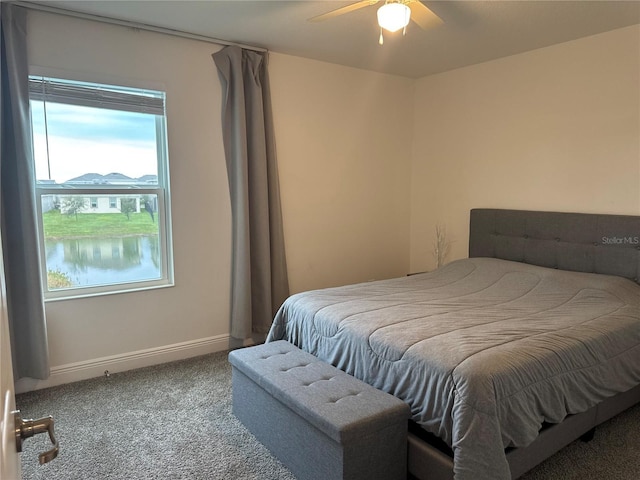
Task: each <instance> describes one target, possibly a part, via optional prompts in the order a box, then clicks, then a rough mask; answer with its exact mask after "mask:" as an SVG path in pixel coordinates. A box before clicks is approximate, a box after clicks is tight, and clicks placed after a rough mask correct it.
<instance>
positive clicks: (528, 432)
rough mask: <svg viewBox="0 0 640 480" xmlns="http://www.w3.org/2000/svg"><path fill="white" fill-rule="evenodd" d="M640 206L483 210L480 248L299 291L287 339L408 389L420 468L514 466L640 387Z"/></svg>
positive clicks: (558, 443) (551, 447)
mask: <svg viewBox="0 0 640 480" xmlns="http://www.w3.org/2000/svg"><path fill="white" fill-rule="evenodd" d="M639 237H640V217H633V216H620V215H595V214H575V213H556V212H531V211H516V210H495V209H475V210H472V211H471V215H470V241H469V244H470V246H469V258H468V259H462V260H457V261H454V262H451V263H450V264H448V265H445V266H444V267H442V268H440V269H438V270H435V271H433V272H429V273H424V274H418V275H411V276H407V277H402V278H396V279H390V280H384V281H378V282H369V283H365V284H358V285H349V286H344V287H338V288H329V289H324V290H316V291H312V292H304V293H300V294H297V295H293V296H291V297H290V298H289V299H288V300H287V301H286V302H285V303H284V304H283V306H282V307H281V309H280V310H279V312H278V313H277V315H276V317H275V319H274V323H273V326H272V328H271V331H270V333H269V335H268V338H267V341H273V340H281V339H283V340H287V341H289V342H291V343H292V344H294V345H296V346H297V347H298V348H300V349H302V350H305V351H307V352H309V353H311V354H313V355H315V356H317V357H318V358H320V359H321V360H324V361H326V362H328V363H331V364H332V365H334V366H336V367H337V368H339V369H341V370H343V371H345V372H347V373H349V374H351V375H353V376H355V377H356V378H359V379H360V380H363V381H365V382H367V383H369V384H371V385H373V386H374V387H376V388H379V389H380V390H383V391H386V392H388V393H391V394H393V395H395V396H396V397H398V398H400V399H402V400H404V401H405V402H406V403H407V404H409V406H410V408H411V414H412V421H411V428H410V434H409V472H410V474H411V475H412V476H413V477H416V478H420V479H425V480H431V479H445V478H448V479H451V478H455V479H456V480H468V479H473V480H507V479H511V478H517V477H518V476H520V475H522V474H523V473H524V472H526V471H527V470H528V469H530V468H531V467H533V466H534V465H536V464H537V463H539V462H540V461H542V460H544V459H545V458H546V457H548V456H549V455H551V454H552V453H553V452H554V451H556V450H558V449H559V448H562V447H563V446H564V445H566V444H567V443H569V442H570V441H572V440H574V439H575V438H578V437H579V436H581V435H583V434H585V433H587V432H589V431H590V430H591V429H592V428H593V427H594V426H595V425H597V424H598V423H601V422H602V421H605V420H607V419H608V418H610V417H611V416H613V415H615V414H617V413H619V412H620V411H622V410H624V409H626V408H628V407H629V406H631V405H633V404H635V403H637V402H639V401H640V285H638V278H639V276H640V238H639Z"/></svg>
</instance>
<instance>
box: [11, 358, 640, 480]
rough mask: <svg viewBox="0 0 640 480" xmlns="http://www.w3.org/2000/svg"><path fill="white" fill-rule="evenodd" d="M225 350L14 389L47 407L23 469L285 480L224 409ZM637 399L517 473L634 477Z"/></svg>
mask: <svg viewBox="0 0 640 480" xmlns="http://www.w3.org/2000/svg"><path fill="white" fill-rule="evenodd" d="M226 359H227V353H226V352H223V353H215V354H212V355H206V356H203V357H197V358H193V359H189V360H184V361H180V362H174V363H169V364H165V365H159V366H156V367H149V368H144V369H140V370H134V371H130V372H124V373H119V374H114V375H111V377H110V378H108V379H106V378H98V379H92V380H87V381H83V382H78V383H74V384H69V385H63V386H60V387H54V388H50V389H46V390H40V391H36V392H29V393H25V394H22V395H19V396H18V397H17V399H16V402H17V404H18V408H19V409H20V410H21V411H22V412H23V416H24V417H25V418H33V417H37V416H41V415H49V414H51V415H53V416H54V418H55V420H56V429H57V434H58V437H59V440H60V444H61V451H60V455H59V457H58V458H57V459H56V460H54V461H53V462H51V463H50V464H46V465H43V466H41V465H38V458H37V454H38V453H39V452H40V451H43V450H46V449H48V448H49V446H48V444H47V439H46V438H44V437H45V435H39V436H37V437H33V438H30V439H28V440H27V441H26V442H25V444H24V452H23V453H22V470H23V478H24V479H25V480H26V479H29V480H30V479H48V480H57V479H60V480H62V479H64V480H74V479H83V480H84V479H90V480H106V479H117V480H121V479H122V480H125V479H126V480H136V479H172V480H173V479H202V480H217V479H220V480H222V479H224V480H231V479H247V480H270V479H282V480H294V477H293V475H292V474H291V473H290V472H289V471H288V470H287V469H286V468H285V467H284V466H283V465H282V464H280V463H279V462H278V461H277V460H275V459H274V458H273V457H271V455H270V454H269V452H268V451H267V450H266V449H265V448H264V447H263V446H262V445H261V444H259V443H258V442H257V441H256V440H255V438H254V437H253V436H252V435H251V434H250V433H249V432H248V431H247V430H246V429H245V428H244V427H243V426H242V424H240V422H238V421H237V420H236V419H235V417H234V416H233V414H232V413H231V403H230V402H231V369H230V367H229V365H228V363H227V360H226ZM639 445H640V406H636V407H635V408H633V409H631V410H629V411H627V412H625V413H623V414H621V415H620V416H618V417H617V418H615V419H613V420H611V421H609V422H607V423H606V424H604V425H602V426H601V427H600V428H599V429H598V430H597V432H596V437H595V439H594V440H593V441H592V442H590V443H583V442H580V441H578V442H575V443H573V444H571V445H569V446H568V447H567V448H565V449H564V450H563V451H562V452H560V453H558V454H556V455H555V456H554V457H552V458H550V459H549V460H547V461H546V462H545V463H543V464H542V465H540V466H538V467H537V468H536V469H534V470H533V471H531V472H529V473H528V474H527V475H526V476H525V477H523V479H526V480H550V479H563V480H564V479H580V480H637V479H638V478H640V447H638V446H639Z"/></svg>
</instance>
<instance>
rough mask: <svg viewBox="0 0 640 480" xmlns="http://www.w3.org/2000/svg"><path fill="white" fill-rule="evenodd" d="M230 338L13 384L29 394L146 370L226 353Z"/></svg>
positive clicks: (65, 368) (77, 366)
mask: <svg viewBox="0 0 640 480" xmlns="http://www.w3.org/2000/svg"><path fill="white" fill-rule="evenodd" d="M229 342H230V337H229V335H217V336H215V337H207V338H200V339H197V340H190V341H187V342H180V343H174V344H172V345H165V346H162V347H156V348H147V349H145V350H138V351H135V352H128V353H123V354H119V355H111V356H108V357H100V358H93V359H91V360H84V361H82V362H75V363H67V364H65V365H58V366H55V367H51V375H50V376H49V378H47V379H46V380H35V379H33V378H22V379H20V380H18V381H17V382H16V385H15V387H16V393H24V392H30V391H32V390H40V389H42V388H48V387H54V386H56V385H62V384H65V383H71V382H77V381H79V380H86V379H88V378H95V377H100V376H102V375H104V373H105V370H108V371H109V373H116V372H124V371H126V370H132V369H134V368H141V367H148V366H151V365H158V364H160V363H167V362H173V361H175V360H182V359H185V358H191V357H196V356H198V355H205V354H207V353H213V352H221V351H224V350H229Z"/></svg>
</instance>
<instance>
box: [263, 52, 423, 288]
mask: <svg viewBox="0 0 640 480" xmlns="http://www.w3.org/2000/svg"><path fill="white" fill-rule="evenodd" d="M270 67H271V68H270V74H271V80H272V82H271V83H272V86H271V92H272V98H273V102H274V117H275V120H274V121H275V127H276V131H277V132H279V136H278V139H277V143H278V145H277V149H278V161H279V168H280V178H281V188H282V191H281V195H282V202H283V213H284V224H285V225H284V226H285V239H286V242H287V243H286V249H287V261H288V262H289V274H290V282H291V288H292V291H293V292H298V291H302V290H308V289H311V288H319V287H326V286H334V285H340V284H345V283H354V282H362V281H367V280H372V279H381V278H390V277H394V276H399V275H404V274H406V273H407V268H408V266H409V257H408V252H409V190H408V188H407V186H408V185H409V175H410V171H409V169H410V158H411V134H412V133H411V122H412V120H413V119H412V112H413V110H412V100H413V82H412V81H411V80H408V79H404V78H400V77H393V76H388V75H381V74H377V73H372V72H366V71H363V70H356V69H349V68H345V67H341V66H337V65H332V64H328V63H321V62H316V61H312V60H305V59H302V58H296V57H291V56H285V55H277V54H274V55H272V56H271V63H270Z"/></svg>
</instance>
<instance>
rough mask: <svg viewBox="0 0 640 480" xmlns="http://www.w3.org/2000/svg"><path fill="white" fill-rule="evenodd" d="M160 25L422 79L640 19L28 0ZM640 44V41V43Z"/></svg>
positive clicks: (602, 8)
mask: <svg viewBox="0 0 640 480" xmlns="http://www.w3.org/2000/svg"><path fill="white" fill-rule="evenodd" d="M23 3H25V4H26V3H43V4H45V5H46V6H48V7H56V8H63V9H66V10H72V11H76V12H83V13H89V14H93V15H100V16H104V17H110V18H115V19H119V20H126V21H132V22H138V23H143V24H146V25H153V26H157V27H162V28H168V29H172V30H178V31H182V32H188V33H192V34H197V35H204V36H207V37H213V38H217V39H223V40H226V41H230V42H236V43H241V44H245V45H252V46H256V47H263V48H266V49H268V50H271V51H274V52H279V53H284V54H289V55H295V56H300V57H306V58H311V59H315V60H321V61H326V62H331V63H337V64H340V65H347V66H351V67H356V68H362V69H367V70H373V71H377V72H384V73H389V74H394V75H400V76H404V77H409V78H420V77H423V76H426V75H431V74H434V73H439V72H443V71H447V70H452V69H454V68H459V67H463V66H467V65H472V64H476V63H480V62H484V61H487V60H491V59H495V58H500V57H505V56H508V55H513V54H517V53H521V52H525V51H528V50H533V49H536V48H541V47H545V46H549V45H553V44H556V43H561V42H566V41H569V40H573V39H576V38H580V37H585V36H589V35H594V34H597V33H601V32H606V31H609V30H613V29H616V28H621V27H625V26H629V25H633V24H638V23H640V0H632V1H593V0H586V1H558V0H546V1H528V0H516V1H462V0H458V1H451V0H449V1H424V2H423V3H424V4H425V5H427V6H428V7H429V8H430V9H431V10H432V11H433V12H435V13H436V14H437V15H438V16H440V18H441V19H442V20H444V24H443V25H441V26H438V27H435V28H432V29H429V30H426V31H425V30H422V29H420V28H419V27H418V26H417V25H416V24H415V23H413V22H412V23H410V24H409V27H408V28H407V32H406V36H404V37H403V36H402V33H401V32H397V33H395V34H385V42H384V45H378V36H379V34H380V31H379V27H378V26H377V21H376V11H377V8H378V6H379V5H381V3H379V4H378V5H376V6H367V7H365V8H362V9H360V10H357V11H354V12H351V13H348V14H346V15H342V16H339V17H335V18H332V19H330V20H326V21H323V22H318V23H312V22H309V21H308V19H309V18H311V17H313V16H316V15H320V14H322V13H326V12H328V11H330V10H333V9H335V8H339V7H342V6H345V5H348V4H350V3H353V2H349V1H318V0H306V1H291V0H289V1H271V0H262V1H247V0H235V1H213V0H208V1H203V0H200V1H193V0H174V1H167V0H164V1H152V0H144V1H140V0H139V1H126V0H125V1H113V0H110V1H107V0H102V1H101V0H90V1H84V0H73V1H55V0H54V1H47V2H23ZM639 42H640V39H639Z"/></svg>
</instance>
